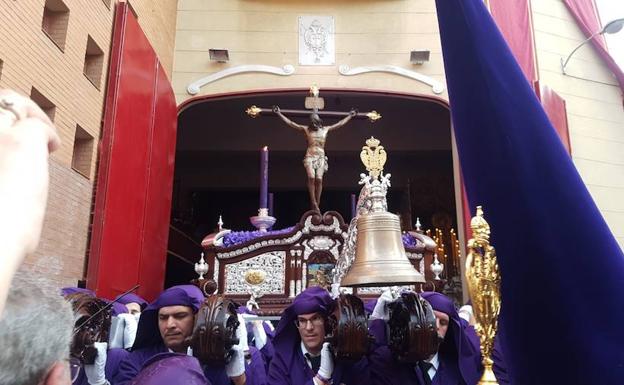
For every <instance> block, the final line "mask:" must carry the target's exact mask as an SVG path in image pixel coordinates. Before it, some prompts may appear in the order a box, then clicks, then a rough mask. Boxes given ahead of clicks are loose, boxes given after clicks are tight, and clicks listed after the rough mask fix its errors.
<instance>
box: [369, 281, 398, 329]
mask: <svg viewBox="0 0 624 385" xmlns="http://www.w3.org/2000/svg"><path fill="white" fill-rule="evenodd" d="M393 300H394V298H393V297H392V292H391V291H390V289H387V290H385V291H384V292H383V293H381V295H380V296H379V298H378V299H377V303H376V304H375V308H374V309H373V312H372V313H371V316H370V319H371V320H374V319H382V320H384V321H387V320H388V319H389V318H390V312H389V311H388V304H389V303H390V302H392V301H393Z"/></svg>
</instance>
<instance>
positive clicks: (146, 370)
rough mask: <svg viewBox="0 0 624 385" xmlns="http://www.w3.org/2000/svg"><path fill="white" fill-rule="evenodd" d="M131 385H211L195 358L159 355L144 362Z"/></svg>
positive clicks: (182, 355) (172, 354) (170, 354)
mask: <svg viewBox="0 0 624 385" xmlns="http://www.w3.org/2000/svg"><path fill="white" fill-rule="evenodd" d="M131 384H132V385H171V384H185V385H211V383H210V382H209V381H208V380H207V379H206V376H204V372H203V371H202V368H201V366H200V364H199V361H197V359H196V358H195V357H190V356H187V355H184V354H178V353H161V354H157V355H155V356H153V357H152V358H150V359H149V360H147V361H146V362H145V365H144V366H143V369H142V370H141V372H140V373H139V375H138V376H136V377H135V378H134V380H132V383H131Z"/></svg>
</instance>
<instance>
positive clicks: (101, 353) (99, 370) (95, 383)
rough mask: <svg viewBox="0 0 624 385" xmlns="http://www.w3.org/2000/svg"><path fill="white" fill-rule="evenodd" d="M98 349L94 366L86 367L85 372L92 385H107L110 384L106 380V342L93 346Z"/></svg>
mask: <svg viewBox="0 0 624 385" xmlns="http://www.w3.org/2000/svg"><path fill="white" fill-rule="evenodd" d="M93 345H94V346H95V348H96V349H97V356H96V357H95V362H94V363H93V365H85V366H84V371H85V374H86V375H87V381H88V382H89V384H90V385H105V384H109V385H110V383H109V382H108V381H107V380H106V374H105V373H104V368H105V367H106V348H107V347H108V344H107V343H106V342H96V343H95V344H93Z"/></svg>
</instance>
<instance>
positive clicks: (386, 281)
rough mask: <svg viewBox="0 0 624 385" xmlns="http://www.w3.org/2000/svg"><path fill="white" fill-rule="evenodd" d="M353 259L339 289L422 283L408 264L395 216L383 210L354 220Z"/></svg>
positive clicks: (423, 280)
mask: <svg viewBox="0 0 624 385" xmlns="http://www.w3.org/2000/svg"><path fill="white" fill-rule="evenodd" d="M355 247H356V250H355V260H354V262H353V264H352V265H351V267H350V269H349V271H348V272H347V274H346V276H345V277H344V278H343V280H342V282H341V285H342V286H394V285H411V284H414V283H424V282H425V277H424V276H423V275H422V274H421V273H420V272H418V270H416V269H415V268H414V266H413V265H412V264H411V262H410V261H409V259H407V255H405V248H404V247H403V241H402V239H401V226H400V222H399V217H398V216H396V215H394V214H392V213H389V212H387V211H381V212H371V213H368V214H363V215H360V216H359V217H358V219H357V241H356V246H355Z"/></svg>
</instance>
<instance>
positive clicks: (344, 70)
mask: <svg viewBox="0 0 624 385" xmlns="http://www.w3.org/2000/svg"><path fill="white" fill-rule="evenodd" d="M338 72H340V74H341V75H345V76H353V75H360V74H365V73H369V72H387V73H392V74H395V75H401V76H405V77H406V78H410V79H413V80H416V81H419V82H421V83H425V84H427V85H429V86H431V90H432V91H433V93H434V94H441V93H442V92H444V88H445V87H444V84H442V83H440V82H439V81H437V80H435V79H433V78H430V77H429V76H425V75H423V74H420V73H418V72H415V71H410V70H408V69H405V68H402V67H398V66H394V65H378V66H363V67H356V68H351V67H349V66H348V65H346V64H342V65H341V66H340V67H338Z"/></svg>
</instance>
